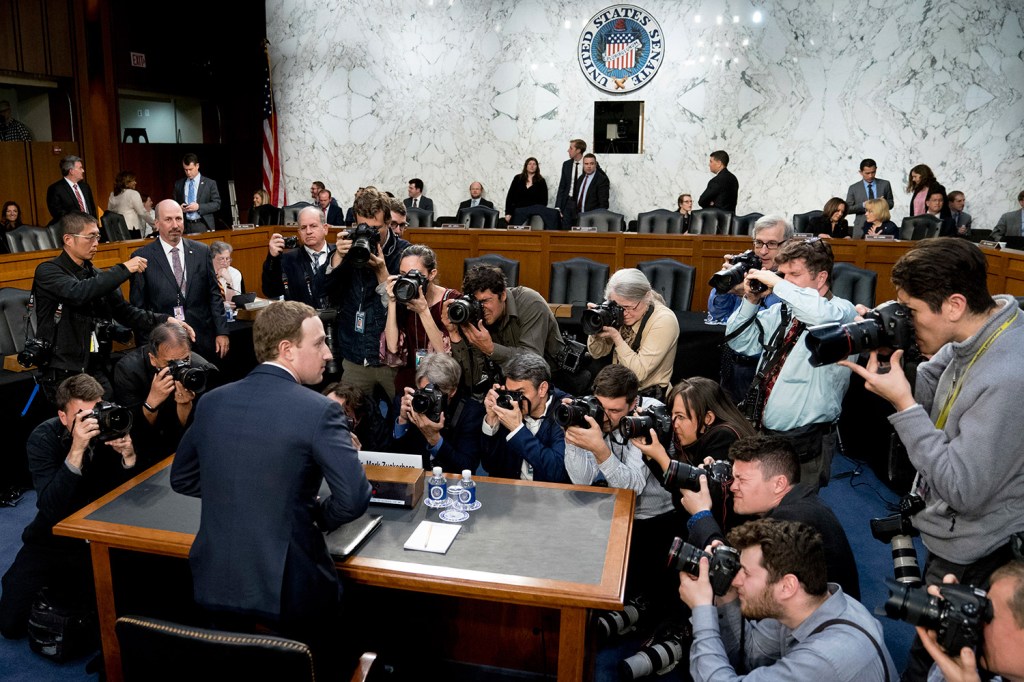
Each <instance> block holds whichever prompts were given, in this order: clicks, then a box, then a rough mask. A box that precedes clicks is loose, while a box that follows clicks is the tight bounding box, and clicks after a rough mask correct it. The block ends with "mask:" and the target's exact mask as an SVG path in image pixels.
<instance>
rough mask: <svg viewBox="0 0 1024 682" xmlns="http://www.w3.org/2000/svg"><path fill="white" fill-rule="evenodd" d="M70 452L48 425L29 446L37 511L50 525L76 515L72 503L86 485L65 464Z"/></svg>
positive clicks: (30, 467)
mask: <svg viewBox="0 0 1024 682" xmlns="http://www.w3.org/2000/svg"><path fill="white" fill-rule="evenodd" d="M67 451H68V448H65V447H62V446H61V443H60V440H59V438H56V437H54V435H53V432H52V431H51V430H50V429H49V428H48V424H45V423H44V424H43V425H40V426H39V427H37V428H36V430H35V431H33V432H32V434H31V435H30V436H29V438H28V441H27V442H26V443H25V454H26V455H27V457H28V468H29V471H31V472H32V487H33V488H35V490H36V494H37V495H38V497H37V499H36V507H38V509H39V512H40V514H43V515H45V516H46V518H47V521H48V522H49V524H48V525H52V524H54V523H57V522H58V521H60V520H61V519H63V518H65V517H66V516H68V515H69V514H71V513H73V512H74V511H75V509H73V508H71V506H72V504H71V503H72V502H73V501H74V500H75V499H76V495H75V493H76V491H78V489H79V488H80V486H81V485H82V481H83V477H82V476H80V475H78V474H76V473H74V472H73V471H71V469H68V467H67V465H66V464H64V460H65V459H67ZM104 454H105V453H104Z"/></svg>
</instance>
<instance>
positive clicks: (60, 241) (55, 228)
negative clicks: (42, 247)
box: [46, 222, 64, 249]
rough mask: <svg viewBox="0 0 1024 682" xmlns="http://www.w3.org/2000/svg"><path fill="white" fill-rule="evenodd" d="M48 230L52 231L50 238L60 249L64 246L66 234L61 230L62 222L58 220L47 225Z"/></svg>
mask: <svg viewBox="0 0 1024 682" xmlns="http://www.w3.org/2000/svg"><path fill="white" fill-rule="evenodd" d="M46 231H47V232H49V233H50V239H52V240H53V243H54V244H55V245H56V246H57V248H58V249H63V248H64V235H63V234H62V232H61V227H60V222H56V223H54V224H53V225H47V226H46Z"/></svg>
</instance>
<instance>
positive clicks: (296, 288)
mask: <svg viewBox="0 0 1024 682" xmlns="http://www.w3.org/2000/svg"><path fill="white" fill-rule="evenodd" d="M334 249H335V246H334V244H328V245H327V258H326V259H325V260H324V261H323V262H322V263H320V267H319V268H317V269H316V272H313V261H312V260H311V259H310V257H309V254H308V253H306V249H304V248H303V247H301V246H300V247H299V248H297V249H292V250H291V251H285V252H284V253H282V254H281V255H280V256H278V257H277V258H274V257H273V256H271V255H270V254H269V253H268V254H267V258H266V260H264V261H263V294H264V295H265V296H267V297H268V298H277V297H278V296H284V297H285V300H288V301H302V302H303V303H305V304H307V305H311V306H313V307H314V308H325V307H327V275H326V274H325V273H326V271H327V263H328V262H330V260H331V254H332V253H334ZM282 274H283V275H284V276H285V277H286V278H287V279H288V290H287V291H285V288H284V279H283V278H282V277H281V275H282ZM306 278H309V285H308V286H307V285H306Z"/></svg>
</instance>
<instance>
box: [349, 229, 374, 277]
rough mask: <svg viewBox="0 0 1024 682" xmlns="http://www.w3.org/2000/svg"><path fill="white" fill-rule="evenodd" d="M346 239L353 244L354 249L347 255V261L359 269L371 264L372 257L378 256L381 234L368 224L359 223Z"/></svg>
mask: <svg viewBox="0 0 1024 682" xmlns="http://www.w3.org/2000/svg"><path fill="white" fill-rule="evenodd" d="M346 239H348V240H349V241H351V242H352V247H351V248H350V249H349V250H348V253H346V254H345V260H347V261H349V262H351V263H352V264H353V265H357V266H359V267H362V266H364V265H366V264H367V263H369V262H370V256H373V255H376V253H377V247H378V246H380V232H378V231H377V228H375V227H370V226H369V225H367V224H366V223H359V224H358V225H356V226H355V227H353V228H351V229H350V230H348V233H347V235H346Z"/></svg>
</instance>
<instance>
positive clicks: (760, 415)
mask: <svg viewBox="0 0 1024 682" xmlns="http://www.w3.org/2000/svg"><path fill="white" fill-rule="evenodd" d="M775 264H776V265H777V266H778V274H776V273H775V272H772V271H771V270H751V271H749V272H748V273H747V277H746V280H745V282H744V286H745V287H746V293H745V294H744V297H743V303H742V304H740V307H739V308H738V309H737V310H736V312H735V313H733V314H732V317H730V318H729V322H728V323H727V325H726V332H727V333H728V334H731V333H732V332H733V331H736V330H738V329H741V328H742V327H743V325H744V323H746V322H747V321H748V320H750V319H751V318H752V317H754V316H756V317H757V324H758V325H759V326H760V329H762V330H763V337H764V344H763V345H762V341H761V340H760V339H761V334H760V333H759V330H758V328H757V326H753V325H747V327H746V329H743V331H742V332H741V333H739V334H738V335H736V336H735V337H734V338H732V340H730V341H729V345H730V346H731V347H732V349H733V350H735V351H736V352H737V353H743V354H745V355H749V354H751V353H756V352H759V351H760V350H761V349H762V348H764V349H765V350H764V353H762V355H761V361H760V364H759V365H758V372H757V377H756V378H755V380H754V382H753V383H752V384H751V387H750V390H749V391H748V392H747V396H746V398H745V400H744V407H745V411H746V415H747V417H748V419H750V420H751V422H752V423H753V424H754V427H755V428H757V429H759V430H760V429H763V430H764V431H765V432H767V433H772V434H776V435H784V436H786V437H787V438H789V439H791V440H792V441H793V445H794V448H796V451H797V455H798V456H799V457H800V479H799V480H800V481H801V482H803V483H807V484H808V485H810V486H812V487H813V488H814V489H815V490H817V488H818V487H819V486H821V485H828V479H829V475H830V473H831V468H832V453H833V450H834V449H835V436H836V421H837V420H838V419H839V413H840V411H841V408H842V402H843V395H844V394H845V393H846V387H847V386H848V385H849V383H850V371H849V369H847V368H845V367H840V366H837V365H824V366H821V367H814V366H812V365H811V363H810V351H809V350H808V349H807V344H806V340H805V339H806V336H807V328H808V327H813V326H815V325H819V324H826V323H829V322H839V323H842V324H846V323H848V322H853V319H854V317H856V315H857V311H856V310H854V307H853V304H852V303H850V302H849V301H847V300H845V299H841V298H839V297H837V296H832V293H831V291H830V289H829V285H830V284H831V280H832V264H833V257H832V247H831V246H829V243H828V240H822V239H818V238H813V239H809V240H807V241H795V240H791V241H789V242H787V243H786V244H785V245H784V246H783V247H782V248H781V249H780V250H779V253H778V255H777V256H775ZM754 280H756V281H758V282H760V283H761V284H764V285H765V286H766V287H767V290H765V291H761V292H760V293H758V292H754V291H753V290H752V289H751V286H750V284H751V282H752V281H754ZM768 290H770V291H772V292H774V293H775V295H776V296H778V297H779V298H780V299H781V302H780V303H776V304H775V305H773V306H771V307H770V308H767V309H761V308H760V302H761V300H762V299H763V298H764V297H765V296H767V295H768Z"/></svg>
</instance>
